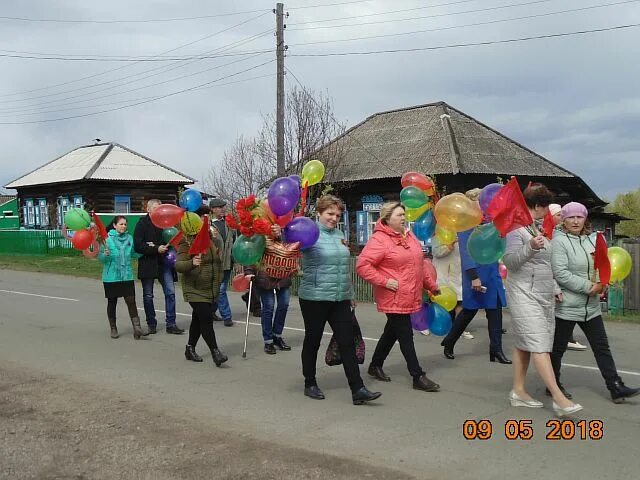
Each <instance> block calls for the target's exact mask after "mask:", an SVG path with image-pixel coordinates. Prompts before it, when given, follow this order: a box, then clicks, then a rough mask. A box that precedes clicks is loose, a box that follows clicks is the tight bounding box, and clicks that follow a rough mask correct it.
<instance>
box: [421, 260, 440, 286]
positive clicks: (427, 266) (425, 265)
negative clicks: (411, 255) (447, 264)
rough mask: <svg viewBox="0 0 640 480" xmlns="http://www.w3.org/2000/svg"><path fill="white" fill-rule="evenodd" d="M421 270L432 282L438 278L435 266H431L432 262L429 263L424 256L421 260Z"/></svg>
mask: <svg viewBox="0 0 640 480" xmlns="http://www.w3.org/2000/svg"><path fill="white" fill-rule="evenodd" d="M422 270H423V271H424V274H425V275H429V276H430V277H431V279H432V280H433V281H434V282H435V281H436V280H438V272H437V271H436V267H434V266H433V263H431V260H429V259H428V258H425V259H424V260H423V261H422Z"/></svg>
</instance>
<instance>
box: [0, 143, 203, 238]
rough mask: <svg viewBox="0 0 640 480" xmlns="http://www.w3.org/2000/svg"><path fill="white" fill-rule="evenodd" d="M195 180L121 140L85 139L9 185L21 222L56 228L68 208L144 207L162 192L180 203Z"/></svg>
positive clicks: (123, 209) (122, 209)
mask: <svg viewBox="0 0 640 480" xmlns="http://www.w3.org/2000/svg"><path fill="white" fill-rule="evenodd" d="M194 182H195V180H194V179H193V178H191V177H189V176H187V175H185V174H183V173H180V172H178V171H176V170H174V169H172V168H169V167H167V166H165V165H162V164H161V163H159V162H157V161H155V160H152V159H150V158H149V157H146V156H144V155H142V154H140V153H138V152H136V151H134V150H131V149H130V148H128V147H125V146H123V145H120V144H118V143H113V142H110V143H95V144H93V145H84V146H81V147H78V148H75V149H73V150H71V151H70V152H68V153H65V154H64V155H62V156H61V157H58V158H56V159H55V160H52V161H50V162H48V163H46V164H44V165H42V166H41V167H38V168H36V169H35V170H33V171H32V172H29V173H26V174H25V175H23V176H21V177H20V178H17V179H15V180H13V181H12V182H10V183H8V184H7V185H5V188H8V189H14V190H17V197H18V204H19V215H20V226H21V227H23V228H38V229H55V228H60V227H61V226H62V223H63V219H64V214H65V213H66V212H67V210H69V209H71V208H74V207H80V208H85V209H86V210H94V211H96V212H99V213H114V214H115V213H121V214H132V213H144V212H145V211H146V202H147V201H148V200H149V199H151V198H158V199H160V200H161V201H162V202H163V203H174V204H175V203H177V200H178V195H179V191H180V190H181V189H183V188H184V186H185V185H190V184H193V183H194Z"/></svg>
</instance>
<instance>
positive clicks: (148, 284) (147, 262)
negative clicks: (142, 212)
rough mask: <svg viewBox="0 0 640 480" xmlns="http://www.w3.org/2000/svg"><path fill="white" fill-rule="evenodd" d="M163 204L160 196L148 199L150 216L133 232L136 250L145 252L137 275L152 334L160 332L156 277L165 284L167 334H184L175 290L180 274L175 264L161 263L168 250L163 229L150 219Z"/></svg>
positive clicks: (143, 219)
mask: <svg viewBox="0 0 640 480" xmlns="http://www.w3.org/2000/svg"><path fill="white" fill-rule="evenodd" d="M160 204H161V202H160V200H158V199H155V198H154V199H151V200H149V201H148V202H147V215H146V216H144V217H142V218H141V219H140V221H139V222H138V224H137V225H136V229H135V232H134V234H133V246H134V249H135V251H136V252H138V253H140V254H142V257H140V259H139V260H138V278H139V279H140V281H141V282H142V301H143V305H144V313H145V315H146V317H147V325H148V326H149V333H151V334H153V333H157V327H158V321H157V319H156V310H155V306H154V305H153V284H154V283H155V281H156V279H158V280H159V281H160V285H162V291H163V293H164V304H165V312H166V313H165V315H166V328H167V333H172V334H174V335H181V334H182V333H184V330H183V329H181V328H179V327H178V326H177V325H176V293H175V285H174V282H175V281H176V280H177V274H176V271H175V270H174V268H173V267H169V266H167V265H165V264H164V263H163V262H162V255H164V254H165V252H166V251H167V250H168V247H167V245H163V242H162V229H161V228H158V227H156V226H155V225H154V224H153V223H152V222H151V217H150V215H151V212H153V211H154V210H155V209H156V208H158V206H159V205H160Z"/></svg>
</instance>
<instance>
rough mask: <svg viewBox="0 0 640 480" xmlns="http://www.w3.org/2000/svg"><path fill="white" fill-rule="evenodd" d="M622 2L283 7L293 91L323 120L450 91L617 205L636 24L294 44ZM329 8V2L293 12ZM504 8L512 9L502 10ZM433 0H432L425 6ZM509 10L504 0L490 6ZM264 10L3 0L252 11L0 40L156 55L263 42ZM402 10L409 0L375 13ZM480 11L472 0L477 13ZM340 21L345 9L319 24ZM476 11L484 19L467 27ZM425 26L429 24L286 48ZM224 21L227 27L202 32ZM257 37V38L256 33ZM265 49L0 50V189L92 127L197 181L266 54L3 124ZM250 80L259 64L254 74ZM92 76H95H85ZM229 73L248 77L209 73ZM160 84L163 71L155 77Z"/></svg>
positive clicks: (569, 20)
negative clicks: (314, 104)
mask: <svg viewBox="0 0 640 480" xmlns="http://www.w3.org/2000/svg"><path fill="white" fill-rule="evenodd" d="M620 1H622V0H548V1H533V0H468V1H460V0H458V1H455V0H433V1H424V0H422V1H418V0H393V1H391V0H371V1H363V2H348V1H346V2H340V1H339V0H313V1H312V0H298V1H296V2H293V1H292V2H291V3H285V10H288V11H289V13H290V16H289V18H288V20H287V25H288V28H287V31H286V43H287V44H288V45H289V50H288V52H289V54H290V57H289V58H287V66H288V67H289V68H290V69H291V70H292V72H293V73H295V75H296V76H297V77H298V78H299V79H300V81H301V82H302V83H303V84H304V85H305V86H307V87H310V88H312V89H315V90H325V91H327V92H328V94H329V95H330V96H331V97H332V98H333V101H334V103H335V115H336V117H337V118H338V119H340V120H341V121H344V122H345V123H346V124H347V125H353V124H355V123H358V122H360V121H362V120H363V119H364V118H366V117H367V116H369V115H371V114H373V113H376V112H379V111H385V110H390V109H394V108H402V107H406V106H411V105H418V104H424V103H430V102H434V101H441V100H442V101H446V102H447V103H449V104H450V105H452V106H453V107H455V108H457V109H459V110H462V111H463V112H465V113H467V114H469V115H472V116H474V117H475V118H477V119H478V120H480V121H482V122H484V123H486V124H488V125H490V126H492V127H494V128H496V129H497V130H499V131H501V132H503V133H504V134H506V135H508V136H510V137H511V138H513V139H515V140H517V141H519V142H521V143H523V144H524V145H526V146H527V147H529V148H531V149H533V150H534V151H536V152H538V153H540V154H542V155H544V156H546V157H547V158H549V159H550V160H552V161H553V162H555V163H557V164H559V165H561V166H563V167H565V168H567V169H569V170H571V171H572V172H574V173H575V174H577V175H579V176H581V177H582V178H583V179H584V180H585V181H586V182H587V183H589V185H590V186H591V187H592V188H593V189H594V190H595V191H596V193H598V194H599V195H600V196H601V197H603V198H605V199H608V200H612V199H613V198H614V197H615V195H616V194H617V193H620V192H625V191H629V190H633V189H636V188H638V187H639V186H640V134H639V133H640V94H639V93H638V78H639V77H640V61H639V60H640V54H639V52H638V43H639V42H638V41H639V40H640V27H635V28H627V29H621V30H614V31H607V32H602V33H593V34H589V35H576V36H567V37H562V38H555V39H544V40H532V41H527V42H517V43H508V44H494V45H488V46H474V47H468V48H450V49H442V50H435V51H434V50H431V51H419V52H411V53H393V54H380V55H370V56H356V55H350V56H328V57H303V56H295V55H296V54H305V53H307V54H309V53H331V52H356V51H374V50H389V49H407V48H420V47H431V46H439V45H450V44H460V43H477V42H485V41H494V40H506V39H514V38H519V37H528V36H537V35H545V34H556V33H564V32H574V31H581V30H591V29H598V28H608V27H613V26H619V25H625V24H632V23H640V1H631V2H626V3H624V4H617V5H610V6H608V7H603V8H594V9H589V10H582V11H577V12H576V11H573V12H567V13H562V14H551V15H545V16H538V17H535V18H527V19H521V20H511V19H515V18H519V17H526V16H529V17H531V16H534V15H542V14H547V13H554V12H560V11H565V10H574V9H577V8H584V7H589V6H596V5H603V4H611V3H618V2H620ZM334 3H342V5H334V6H322V7H318V8H294V7H308V6H311V5H327V4H334ZM525 3H526V4H528V5H523V4H525ZM443 4H448V5H443ZM516 4H520V5H519V6H515V7H513V5H516ZM217 5H219V7H218V8H216V6H217ZM435 5H441V6H440V7H433V8H424V7H425V6H435ZM508 5H511V6H512V7H510V8H495V7H504V6H508ZM274 6H275V4H274V3H271V2H266V1H263V0H244V1H243V2H219V1H218V2H204V1H201V0H181V1H179V2H178V1H168V0H165V1H162V0H158V1H153V2H152V1H142V0H141V1H136V2H131V1H125V0H110V1H109V2H94V1H91V2H87V1H80V0H55V1H54V0H49V1H47V0H39V1H35V0H34V1H32V0H25V1H21V2H2V3H1V6H0V16H4V17H23V18H31V19H58V20H102V21H107V20H150V19H167V18H178V17H180V18H184V17H193V16H206V15H219V14H225V13H235V12H245V11H254V12H253V13H245V14H242V15H233V16H232V15H229V16H218V17H212V18H205V19H197V20H185V21H172V22H147V23H59V22H33V21H32V22H26V21H18V20H9V19H0V39H1V41H2V47H1V48H2V49H3V50H4V51H1V52H0V54H3V55H31V54H29V53H27V54H25V53H15V52H37V53H44V54H56V55H60V54H62V55H68V56H71V57H73V56H75V57H76V58H77V57H81V56H86V57H93V58H96V56H106V55H119V56H122V57H128V58H131V57H135V58H138V57H140V56H147V57H151V56H153V55H158V54H164V52H167V51H169V50H172V49H175V48H176V47H179V46H181V45H185V44H187V43H190V42H194V41H196V40H199V39H202V38H203V37H206V36H210V38H207V39H205V40H202V41H198V42H196V43H193V44H192V45H190V46H187V47H185V48H180V49H178V50H175V51H174V52H171V53H167V54H166V55H170V56H185V55H202V54H208V55H215V54H216V53H217V54H218V55H220V54H227V55H228V54H229V53H234V52H254V51H262V50H266V49H272V48H273V47H274V45H275V38H274V37H273V30H274V26H275V16H274V15H273V14H272V13H271V12H270V9H271V8H273V7H274ZM418 7H422V8H420V9H417V8H418ZM412 8H413V9H415V10H413V11H405V12H398V13H384V14H381V15H371V14H376V13H383V12H390V11H395V10H407V9H412ZM482 9H485V11H478V10H482ZM489 9H491V10H489ZM255 10H264V12H262V11H255ZM470 11H471V12H470ZM460 12H469V13H460ZM342 17H355V18H351V19H345V20H336V21H332V22H321V20H327V19H334V18H342ZM419 17H423V18H419ZM424 17H427V18H424ZM498 20H509V21H504V22H497V21H498ZM243 22H244V24H242V25H239V26H236V25H238V24H240V23H243ZM372 22H377V23H372ZM380 22H384V23H380ZM487 22H493V23H490V24H486V23H487ZM366 23H369V24H366ZM478 23H485V25H475V26H471V25H470V24H478ZM296 24H298V25H296ZM331 25H333V27H332V28H318V27H326V26H331ZM336 25H347V26H343V27H337V26H336ZM234 26H235V27H234ZM458 26H460V28H447V29H444V30H442V29H443V28H446V27H458ZM270 29H271V31H268V30H270ZM434 29H440V30H436V31H430V32H423V33H417V34H408V35H394V36H387V37H382V38H373V39H372V38H369V39H362V40H352V41H344V42H332V43H315V44H311V45H299V44H303V43H309V42H322V41H335V40H342V39H353V38H358V37H368V36H377V35H390V34H398V33H405V32H415V31H417V30H434ZM222 30H227V31H225V32H222V33H219V34H217V35H213V34H215V33H216V32H221V31H222ZM261 33H264V35H263V36H258V34H261ZM251 37H257V38H253V40H251ZM245 41H246V43H242V42H245ZM234 42H237V44H236V45H235V46H234V45H232V44H234ZM10 51H11V52H10ZM212 52H213V53H212ZM274 57H275V55H274V54H273V53H270V52H269V53H263V54H255V55H242V56H225V57H217V58H209V59H198V60H192V61H190V62H189V63H188V62H186V61H181V62H169V61H163V62H140V63H130V62H129V63H124V62H103V61H100V62H97V61H59V60H36V59H24V58H7V57H0V64H1V69H0V72H2V73H1V75H0V141H1V142H2V149H1V153H0V167H1V169H0V186H1V185H4V184H6V183H8V182H9V181H11V180H13V179H14V178H16V177H18V176H20V175H22V174H24V173H25V172H27V171H29V170H31V169H33V168H36V167H37V166H39V165H41V164H43V163H45V162H48V161H50V160H52V159H53V158H55V157H57V156H59V155H61V154H63V153H65V152H67V151H69V150H71V149H73V148H75V147H77V146H80V145H84V144H88V143H92V141H93V139H94V138H101V139H103V140H106V141H115V142H118V143H121V144H123V145H126V146H128V147H130V148H132V149H134V150H137V151H139V152H140V153H143V154H145V155H147V156H149V157H151V158H153V159H155V160H157V161H159V162H162V163H165V164H166V165H169V166H171V167H174V168H176V169H178V170H180V171H182V172H184V173H186V174H188V175H190V176H192V177H195V178H202V176H203V175H204V174H205V173H206V171H207V170H208V169H209V168H210V167H211V166H214V167H215V165H216V164H217V162H218V161H219V159H220V158H221V156H222V153H223V151H224V150H225V149H226V148H228V147H229V146H231V145H232V144H233V142H234V140H235V138H236V137H237V136H238V135H241V134H242V135H245V136H251V135H254V134H255V133H256V132H257V130H258V129H259V127H260V123H261V115H262V114H263V113H268V112H269V111H271V110H272V109H274V108H275V63H269V64H267V65H264V66H261V67H257V68H255V69H253V70H250V71H246V72H244V73H240V74H238V75H235V76H231V77H229V78H227V79H226V80H220V81H218V82H217V83H218V84H216V83H213V84H212V86H211V87H210V88H206V89H199V90H195V91H191V92H186V93H182V94H178V95H174V96H171V97H168V98H166V99H162V100H157V101H153V102H149V103H146V104H142V105H138V106H134V107H132V108H125V109H122V110H118V111H113V112H109V113H104V114H100V115H95V116H87V117H83V118H75V119H69V120H61V121H54V122H48V123H27V124H22V125H5V124H1V123H7V122H31V121H37V120H46V119H57V118H61V117H67V116H74V115H83V114H86V113H91V112H95V111H100V110H105V109H112V108H116V107H120V106H126V105H128V104H132V103H136V102H138V101H141V100H144V99H149V98H152V97H157V96H161V95H166V94H170V93H173V92H177V91H180V90H184V89H188V88H191V87H194V86H197V85H201V84H204V83H206V82H211V81H214V80H217V79H220V78H222V77H226V76H229V75H233V74H235V73H237V72H241V71H244V70H248V69H249V68H252V67H255V66H257V65H259V64H261V63H264V62H267V61H269V60H272V59H273V58H274ZM100 58H104V57H100ZM232 62H233V64H231V63H232ZM115 69H118V70H115ZM114 70H115V71H114ZM145 72H146V73H145ZM271 74H274V75H271ZM263 75H268V76H266V77H263V78H254V77H259V76H263ZM88 76H93V78H89V79H83V78H84V77H88ZM185 76H188V77H186V78H179V77H185ZM238 80H246V81H242V82H240V83H235V84H230V85H219V84H221V83H226V82H232V81H238ZM288 81H293V79H292V78H289V79H288ZM107 82H108V83H107ZM160 82H163V84H161V85H153V84H157V83H160ZM63 83H65V85H59V84H63ZM99 84H102V85H99ZM56 85H59V86H56ZM288 85H292V84H288ZM427 173H428V172H427Z"/></svg>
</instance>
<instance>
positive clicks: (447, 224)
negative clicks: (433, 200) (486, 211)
mask: <svg viewBox="0 0 640 480" xmlns="http://www.w3.org/2000/svg"><path fill="white" fill-rule="evenodd" d="M434 213H435V216H436V220H437V222H438V225H439V226H440V227H441V228H443V229H445V230H448V231H450V232H456V233H459V232H464V231H466V230H470V229H472V228H473V227H475V226H477V225H480V223H481V222H482V211H481V210H480V207H479V206H478V204H477V203H476V202H474V201H472V200H470V199H469V198H467V197H466V196H465V195H464V194H462V193H452V194H451V195H447V196H445V197H442V198H441V199H440V201H439V202H438V203H437V204H436V207H435V209H434Z"/></svg>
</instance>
